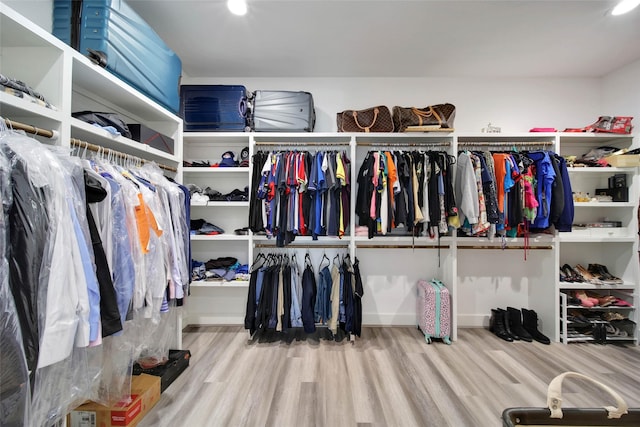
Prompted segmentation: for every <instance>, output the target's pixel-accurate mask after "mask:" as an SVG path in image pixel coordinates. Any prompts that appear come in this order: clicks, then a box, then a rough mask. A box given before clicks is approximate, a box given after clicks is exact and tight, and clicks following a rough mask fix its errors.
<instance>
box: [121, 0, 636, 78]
mask: <svg viewBox="0 0 640 427" xmlns="http://www.w3.org/2000/svg"><path fill="white" fill-rule="evenodd" d="M247 2H248V6H249V13H248V14H247V15H246V16H244V17H238V16H234V15H231V14H230V13H229V11H228V10H227V8H226V1H224V0H128V3H129V4H130V5H131V6H132V7H133V8H134V9H136V10H137V11H138V13H140V15H141V16H142V17H143V18H144V19H145V20H146V21H147V22H148V23H149V24H151V26H152V27H153V28H154V29H155V30H156V31H157V32H158V34H159V35H160V36H161V37H162V38H163V39H164V40H165V41H166V42H167V44H168V45H169V46H170V47H171V48H172V49H173V50H175V51H176V52H177V53H178V55H179V56H180V58H181V59H182V62H183V70H184V73H185V74H186V75H188V76H189V77H463V76H470V77H478V76H480V77H482V76H490V77H600V76H603V75H605V74H607V73H609V72H611V71H614V70H616V69H618V68H620V67H622V66H624V65H626V64H629V63H631V62H634V61H635V60H638V59H640V8H638V9H636V10H634V11H632V12H631V13H629V14H627V15H623V16H618V17H614V16H611V15H610V14H609V12H610V10H611V8H612V7H613V5H614V4H615V3H616V2H615V1H614V0H569V1H565V0H536V1H526V0H502V1H485V0H472V1H459V0H446V1H436V0H413V1H403V0H377V1H376V0H373V1H366V0H355V1H347V0H324V1H318V0H281V1H273V0H247Z"/></svg>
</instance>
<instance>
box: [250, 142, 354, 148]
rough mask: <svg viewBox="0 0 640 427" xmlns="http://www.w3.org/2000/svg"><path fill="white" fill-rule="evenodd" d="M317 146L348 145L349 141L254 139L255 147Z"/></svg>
mask: <svg viewBox="0 0 640 427" xmlns="http://www.w3.org/2000/svg"><path fill="white" fill-rule="evenodd" d="M261 146H265V147H307V146H308V147H317V146H325V147H332V146H339V147H348V146H349V142H347V141H340V142H312V141H309V142H259V141H256V147H261Z"/></svg>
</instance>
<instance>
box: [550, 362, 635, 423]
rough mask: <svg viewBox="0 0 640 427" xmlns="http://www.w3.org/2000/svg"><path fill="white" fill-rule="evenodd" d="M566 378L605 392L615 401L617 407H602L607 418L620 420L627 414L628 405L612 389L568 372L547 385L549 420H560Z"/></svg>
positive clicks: (588, 378)
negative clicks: (580, 381) (588, 383)
mask: <svg viewBox="0 0 640 427" xmlns="http://www.w3.org/2000/svg"><path fill="white" fill-rule="evenodd" d="M566 377H573V378H581V379H583V380H586V381H588V382H590V383H592V384H595V385H597V386H599V387H600V388H601V389H603V390H605V391H607V392H608V393H609V394H610V395H611V396H612V397H613V398H614V399H615V401H616V405H617V407H615V406H605V407H604V409H606V411H607V413H608V415H607V417H608V418H610V419H611V418H620V417H621V416H623V415H624V414H626V413H627V412H628V409H629V405H627V402H625V401H624V400H623V399H622V397H621V396H620V395H619V394H618V393H616V392H615V391H614V390H613V389H612V388H610V387H609V386H607V385H605V384H603V383H601V382H600V381H596V380H594V379H593V378H590V377H588V376H586V375H583V374H580V373H578V372H571V371H569V372H565V373H564V374H560V375H558V376H557V377H555V378H554V379H553V380H551V382H550V383H549V387H548V389H547V405H548V406H549V410H550V411H551V418H562V381H563V380H564V379H565V378H566Z"/></svg>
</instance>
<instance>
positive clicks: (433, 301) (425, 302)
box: [416, 279, 451, 344]
mask: <svg viewBox="0 0 640 427" xmlns="http://www.w3.org/2000/svg"><path fill="white" fill-rule="evenodd" d="M416 315H417V318H418V329H420V331H422V333H423V334H424V339H425V341H427V343H428V344H431V339H432V338H441V339H442V341H444V342H445V343H447V344H451V296H450V295H449V289H447V288H446V286H444V285H443V284H442V282H440V281H439V280H436V279H431V280H429V281H426V280H420V281H418V299H417V312H416Z"/></svg>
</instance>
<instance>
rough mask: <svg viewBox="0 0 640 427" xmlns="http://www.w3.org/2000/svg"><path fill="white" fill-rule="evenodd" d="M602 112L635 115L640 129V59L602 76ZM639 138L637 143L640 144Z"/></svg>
mask: <svg viewBox="0 0 640 427" xmlns="http://www.w3.org/2000/svg"><path fill="white" fill-rule="evenodd" d="M602 114H603V115H611V116H633V117H634V119H633V123H634V125H635V132H634V133H637V132H638V130H639V129H640V127H639V126H640V60H638V61H636V62H633V63H631V64H629V65H627V66H626V67H622V68H621V69H619V70H616V71H614V72H612V73H610V74H608V75H606V76H605V77H603V78H602ZM637 140H638V138H636V141H635V144H636V145H638V141H637Z"/></svg>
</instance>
